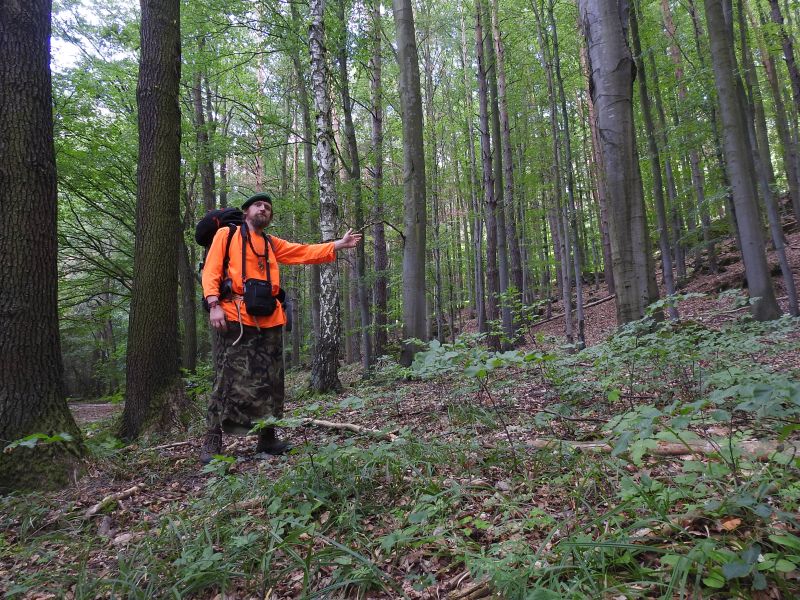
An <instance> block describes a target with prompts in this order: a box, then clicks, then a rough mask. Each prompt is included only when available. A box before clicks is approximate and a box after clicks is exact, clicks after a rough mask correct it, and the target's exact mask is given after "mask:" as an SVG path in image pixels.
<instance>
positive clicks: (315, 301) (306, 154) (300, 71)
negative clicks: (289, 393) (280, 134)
mask: <svg viewBox="0 0 800 600" xmlns="http://www.w3.org/2000/svg"><path fill="white" fill-rule="evenodd" d="M289 10H290V11H291V15H292V23H294V26H295V29H296V31H300V27H301V25H300V16H299V14H298V12H297V3H296V2H290V3H289ZM291 49H292V50H291V57H292V64H293V65H294V71H295V74H296V75H297V100H298V103H299V104H300V114H301V116H302V118H303V165H304V167H305V180H306V198H307V200H308V208H309V210H308V223H309V226H310V228H311V231H314V230H315V229H316V228H317V226H318V224H319V221H318V220H316V214H317V210H318V208H319V207H318V205H317V202H316V201H315V197H314V180H315V178H316V174H315V173H314V158H313V155H314V129H313V127H312V125H311V102H310V100H309V98H308V88H307V87H306V76H305V69H304V68H303V62H302V61H301V60H300V50H299V48H298V44H292V46H291ZM308 270H309V277H308V280H309V285H308V287H309V290H308V295H309V298H310V299H311V328H312V330H313V346H314V348H316V345H317V341H318V340H319V336H320V296H321V291H320V287H319V286H320V280H319V278H320V267H319V265H310V266H309V267H308ZM314 348H312V354H316V351H315V350H314Z"/></svg>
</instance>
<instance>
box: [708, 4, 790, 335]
mask: <svg viewBox="0 0 800 600" xmlns="http://www.w3.org/2000/svg"><path fill="white" fill-rule="evenodd" d="M705 9H706V20H707V22H708V37H709V40H710V42H711V62H712V66H713V67H714V81H715V83H716V88H717V98H718V100H719V107H720V118H721V119H722V128H723V131H722V135H723V144H724V147H725V167H726V170H727V173H728V178H729V179H730V182H731V192H732V195H733V203H734V205H735V207H736V222H737V223H738V225H739V235H740V236H741V248H742V259H743V260H744V269H745V276H746V277H747V288H748V291H749V293H750V298H751V299H754V302H753V304H752V307H751V312H752V314H753V317H754V318H755V319H757V320H759V321H767V320H770V319H776V318H778V317H779V316H780V309H779V308H778V303H777V301H776V300H775V291H774V289H773V287H772V279H771V278H770V273H769V267H768V265H767V257H766V254H765V252H764V250H765V249H764V236H763V233H762V231H761V216H760V215H759V210H758V204H757V203H756V198H758V193H757V191H756V186H755V181H756V178H755V177H756V174H755V167H754V164H753V153H752V148H751V147H750V142H749V139H748V133H747V123H746V121H745V118H746V116H745V111H744V102H745V99H744V91H743V88H742V83H741V80H739V75H738V71H737V70H736V69H737V67H736V58H735V56H734V54H733V41H732V39H731V38H730V36H729V33H728V26H727V25H726V23H725V17H724V16H723V12H722V1H721V0H705Z"/></svg>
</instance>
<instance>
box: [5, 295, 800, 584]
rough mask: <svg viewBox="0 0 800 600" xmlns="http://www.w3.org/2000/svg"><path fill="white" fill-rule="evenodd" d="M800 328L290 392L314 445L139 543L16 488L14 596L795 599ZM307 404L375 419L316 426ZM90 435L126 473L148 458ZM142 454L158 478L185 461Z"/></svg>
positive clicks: (511, 360)
mask: <svg viewBox="0 0 800 600" xmlns="http://www.w3.org/2000/svg"><path fill="white" fill-rule="evenodd" d="M655 308H658V307H655ZM654 314H655V313H654ZM797 326H798V323H797V320H796V319H789V318H784V319H780V320H777V321H773V322H770V323H757V322H753V321H751V320H749V319H748V318H740V319H738V320H736V321H729V322H728V324H726V325H721V326H718V327H709V326H707V325H704V324H703V323H702V322H699V321H697V322H694V321H686V322H682V323H671V322H669V321H658V320H655V319H652V318H646V319H644V320H642V321H639V322H637V323H633V324H631V325H629V326H627V327H625V328H624V329H622V330H621V331H620V332H618V333H617V334H616V335H614V336H613V337H611V338H610V339H608V340H606V341H605V342H603V343H601V344H598V345H596V346H593V347H591V348H589V349H586V350H583V351H581V352H576V353H573V354H568V353H565V352H562V351H549V350H545V349H544V346H543V345H541V344H538V343H537V344H534V345H533V346H531V347H529V348H527V349H520V350H515V351H510V352H504V353H492V352H489V351H487V350H486V349H485V347H484V346H483V345H482V343H481V339H480V336H472V337H464V338H461V339H460V340H458V341H457V342H456V343H454V344H439V343H432V344H431V345H430V346H429V347H428V350H426V351H425V352H423V353H420V354H419V355H417V357H416V359H415V362H414V364H413V365H412V366H411V367H410V368H408V369H403V368H401V367H399V366H397V365H395V364H392V363H384V364H383V366H382V367H381V369H380V370H378V372H377V373H376V374H375V375H374V376H373V377H372V378H371V379H369V380H367V381H364V382H362V383H360V384H359V385H358V386H357V387H354V388H351V389H349V390H348V395H346V396H341V397H338V398H334V397H331V396H328V397H325V396H323V397H310V396H309V397H304V398H303V399H302V401H301V402H297V401H296V396H295V404H300V406H299V407H298V408H297V410H296V411H295V412H294V414H292V415H291V416H290V417H288V418H286V419H284V420H282V421H280V422H277V424H278V425H280V426H282V427H286V428H297V429H299V430H301V432H299V433H298V434H297V436H294V437H295V439H297V437H300V438H301V439H303V440H305V441H304V443H302V444H300V445H299V447H298V448H296V450H295V451H294V453H293V454H292V455H291V456H290V457H288V458H283V459H279V461H278V462H277V463H274V464H273V467H275V468H271V469H257V468H256V469H252V468H250V469H247V468H243V467H242V465H241V464H240V463H238V462H236V461H235V460H234V458H233V457H220V458H219V459H218V460H216V461H215V462H213V463H212V464H211V465H209V466H208V467H206V468H205V470H204V471H205V472H204V473H201V474H194V475H193V476H192V477H193V478H194V479H192V481H195V482H196V485H195V487H194V488H193V491H192V493H190V494H187V495H185V496H183V497H180V498H175V497H172V498H171V499H170V500H169V501H164V502H163V503H162V504H161V505H160V506H159V507H158V508H151V507H153V506H155V505H154V504H149V505H143V504H139V505H133V506H128V508H127V510H128V512H129V513H133V514H134V515H135V518H131V519H129V520H128V521H127V523H128V525H127V527H126V528H125V534H126V535H129V536H130V537H129V538H126V539H124V540H122V541H120V540H119V539H118V538H116V539H112V538H113V535H112V537H111V538H110V537H104V536H102V535H100V533H99V527H98V518H95V519H94V520H86V519H84V518H83V516H82V513H81V511H78V510H73V508H72V507H71V506H70V505H69V504H67V505H66V506H64V505H61V506H59V503H58V502H57V501H55V500H53V498H52V497H31V496H24V497H23V496H11V497H7V498H3V499H0V515H2V516H0V519H1V520H2V521H1V522H0V530H2V531H3V533H2V534H0V564H2V565H3V569H5V570H6V572H8V569H14V565H17V568H16V569H15V570H14V572H13V575H10V576H9V575H5V580H2V579H0V582H3V583H6V589H5V593H6V596H8V597H25V594H30V593H32V591H34V590H36V591H42V590H50V591H53V592H54V593H57V590H70V591H71V593H72V594H73V595H74V597H76V598H94V597H125V598H128V597H129V598H156V597H158V598H162V597H173V598H185V597H200V598H211V597H214V596H215V595H216V594H218V593H223V594H237V593H242V594H245V595H252V596H255V597H267V598H268V597H271V596H270V594H272V597H280V598H283V597H297V598H339V597H348V598H349V597H352V598H356V597H361V598H400V597H408V596H414V595H415V594H417V592H419V591H422V590H425V589H430V590H433V589H435V588H434V587H431V586H435V585H437V584H441V583H442V582H444V581H447V580H451V579H452V578H454V577H455V578H457V579H458V580H459V581H462V582H464V584H466V582H469V581H484V582H486V585H488V586H489V588H490V589H491V590H492V591H494V592H495V593H497V594H499V595H500V596H501V597H505V598H512V599H529V598H681V597H683V598H739V597H740V598H753V597H764V596H759V594H761V593H762V592H763V593H766V594H770V596H768V597H787V598H788V597H796V596H797V595H798V593H800V586H799V585H798V578H800V524H798V522H797V515H798V513H799V512H800V479H799V478H798V467H799V466H800V462H799V461H798V457H797V447H798V441H797V440H798V436H797V431H798V430H800V384H799V383H798V379H797V372H796V371H795V369H796V368H797V365H796V364H795V363H796V356H797V344H798V341H797ZM793 356H794V357H795V358H794V360H791V358H792V357H793ZM307 417H312V418H319V419H330V420H339V421H350V422H359V423H362V422H363V423H367V424H368V426H369V427H370V429H372V430H373V432H372V433H371V434H364V435H354V434H350V433H348V434H341V435H338V434H331V435H327V436H324V437H323V438H322V439H326V440H328V441H325V442H320V441H319V439H320V438H314V439H313V440H312V439H311V438H309V437H308V435H307V432H306V430H305V429H304V424H303V420H302V419H303V418H307ZM359 419H361V420H359ZM270 423H272V422H265V423H264V424H270ZM376 423H377V426H376V425H375V424H376ZM387 432H393V433H394V434H395V435H397V437H396V438H395V439H392V440H389V439H385V438H386V433H387ZM546 439H552V440H558V441H555V442H553V445H552V446H550V447H547V448H541V447H540V446H541V441H542V440H546ZM100 440H105V441H104V442H101V441H100ZM587 442H594V443H595V444H596V445H600V446H602V447H603V448H602V449H601V450H600V451H596V452H591V451H584V450H580V449H577V448H576V447H575V444H576V443H587ZM758 442H760V443H761V446H760V449H758V451H757V452H754V444H756V443H758ZM103 444H104V445H103ZM667 444H670V445H672V446H673V447H674V446H676V445H677V446H678V448H679V449H680V448H681V447H685V452H681V454H682V455H681V456H663V455H660V454H659V453H658V451H659V449H661V448H663V447H665V445H667ZM95 445H96V446H98V447H99V448H100V449H99V450H97V453H98V455H100V456H102V460H103V461H106V463H113V464H114V465H116V466H115V467H114V468H115V469H116V471H115V472H116V473H117V475H118V476H119V475H120V474H121V472H122V471H123V465H124V464H125V463H126V462H130V461H131V460H132V459H131V458H125V455H124V454H123V451H122V450H119V449H117V448H116V447H114V444H113V440H110V439H109V438H107V437H105V438H103V437H102V436H101V437H98V443H97V444H95ZM698 448H702V452H700V451H694V450H696V449H698ZM135 457H136V460H137V461H139V462H138V464H139V465H140V468H141V469H144V471H146V472H147V473H148V474H149V478H148V481H149V486H150V488H149V489H151V490H152V489H154V488H157V486H158V482H159V478H163V477H165V476H166V474H167V473H168V472H169V469H170V468H172V469H174V468H175V467H174V465H170V464H169V462H168V461H164V460H161V461H159V459H158V458H157V457H155V456H153V453H150V454H148V452H147V451H146V450H142V451H139V452H138V453H136V454H135ZM145 464H146V465H147V467H146V468H145V467H141V465H145ZM128 466H129V468H130V464H129V465H128ZM144 471H143V472H144ZM155 494H156V495H158V493H157V492H155ZM104 510H105V512H107V513H108V514H109V515H111V516H112V517H114V518H115V519H116V518H117V516H118V515H116V513H115V511H117V510H119V507H118V506H116V505H115V504H113V503H112V504H110V505H109V506H108V507H107V508H105V509H104ZM65 557H68V559H65ZM19 565H24V568H19ZM460 574H463V578H462V577H461V575H460ZM9 582H13V583H9ZM434 597H435V596H434Z"/></svg>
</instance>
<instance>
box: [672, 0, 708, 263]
mask: <svg viewBox="0 0 800 600" xmlns="http://www.w3.org/2000/svg"><path fill="white" fill-rule="evenodd" d="M661 12H662V14H663V15H664V24H665V26H666V28H667V35H669V38H670V40H671V43H670V46H669V50H670V56H671V57H672V63H673V64H674V65H675V79H676V80H677V82H678V100H679V101H680V102H681V104H683V103H684V102H686V97H687V91H686V82H685V81H684V78H683V59H682V57H681V52H680V48H678V42H677V39H676V36H677V32H676V28H675V23H674V21H673V19H672V9H671V8H670V5H669V1H668V0H661ZM689 164H690V166H691V173H692V187H693V188H694V192H695V197H696V203H697V208H698V211H699V212H700V226H701V228H702V231H703V241H704V242H705V246H706V253H707V255H708V268H709V270H710V271H711V272H712V273H717V272H718V271H719V268H718V267H717V256H716V251H715V249H714V242H713V241H712V239H711V218H710V216H709V214H708V206H707V205H706V197H705V189H704V185H705V183H704V177H703V170H702V168H701V166H700V156H699V154H698V152H697V148H696V145H695V143H694V142H692V143H691V148H690V149H689ZM698 256H699V253H698ZM698 266H699V265H698V264H695V268H697V267H698Z"/></svg>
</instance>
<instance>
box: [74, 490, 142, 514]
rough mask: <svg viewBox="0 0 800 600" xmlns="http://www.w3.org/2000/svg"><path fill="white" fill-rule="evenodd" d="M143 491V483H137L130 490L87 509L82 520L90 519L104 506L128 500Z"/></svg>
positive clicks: (111, 496) (111, 495)
mask: <svg viewBox="0 0 800 600" xmlns="http://www.w3.org/2000/svg"><path fill="white" fill-rule="evenodd" d="M143 489H144V484H143V483H137V484H136V485H135V486H133V487H132V488H128V489H127V490H123V491H121V492H117V493H116V494H110V495H108V496H106V497H105V498H103V499H102V500H100V502H98V503H97V504H95V505H93V506H91V507H89V509H88V510H87V511H86V512H85V513H84V515H83V518H84V519H91V518H92V517H93V516H95V515H96V514H97V513H99V512H100V511H101V510H103V508H104V507H105V506H108V505H109V504H111V503H112V502H119V501H120V500H125V498H130V497H131V496H133V495H134V494H136V493H137V492H140V491H142V490H143Z"/></svg>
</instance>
